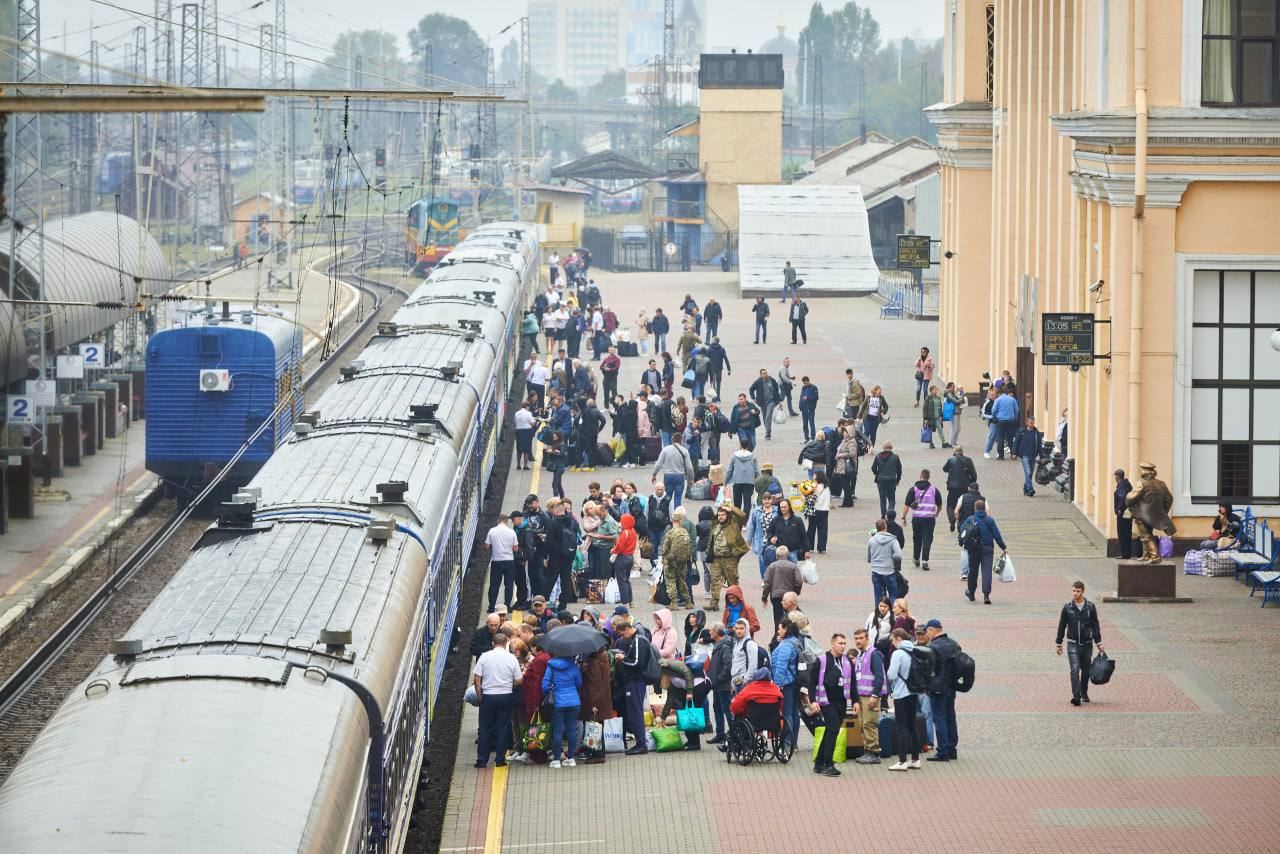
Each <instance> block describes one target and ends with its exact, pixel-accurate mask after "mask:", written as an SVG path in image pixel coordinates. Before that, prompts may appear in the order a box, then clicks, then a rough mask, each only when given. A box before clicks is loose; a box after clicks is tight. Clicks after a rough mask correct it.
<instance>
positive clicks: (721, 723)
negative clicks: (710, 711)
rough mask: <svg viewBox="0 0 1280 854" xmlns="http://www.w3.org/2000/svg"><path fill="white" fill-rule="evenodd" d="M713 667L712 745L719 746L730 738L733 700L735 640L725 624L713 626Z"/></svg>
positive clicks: (711, 670) (711, 667) (711, 676)
mask: <svg viewBox="0 0 1280 854" xmlns="http://www.w3.org/2000/svg"><path fill="white" fill-rule="evenodd" d="M711 642H712V643H713V644H715V649H713V650H712V652H711V666H710V667H709V668H708V669H707V676H708V677H709V678H710V679H711V691H712V694H711V699H712V706H713V707H714V709H715V716H716V737H715V738H713V739H711V740H710V742H709V743H710V744H719V743H720V742H722V741H724V740H725V739H726V738H727V737H728V736H727V733H726V732H725V726H726V724H727V722H728V718H729V703H730V702H731V701H732V700H733V638H731V637H730V636H729V635H728V633H727V632H725V630H724V623H712V624H711Z"/></svg>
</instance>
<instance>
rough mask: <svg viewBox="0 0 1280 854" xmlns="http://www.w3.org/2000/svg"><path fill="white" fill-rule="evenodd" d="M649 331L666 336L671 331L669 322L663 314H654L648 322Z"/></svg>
mask: <svg viewBox="0 0 1280 854" xmlns="http://www.w3.org/2000/svg"><path fill="white" fill-rule="evenodd" d="M649 331H650V332H656V333H658V334H660V335H666V334H667V333H668V332H670V331H671V321H670V320H667V316H666V315H665V314H656V315H654V316H653V318H652V319H651V320H650V321H649Z"/></svg>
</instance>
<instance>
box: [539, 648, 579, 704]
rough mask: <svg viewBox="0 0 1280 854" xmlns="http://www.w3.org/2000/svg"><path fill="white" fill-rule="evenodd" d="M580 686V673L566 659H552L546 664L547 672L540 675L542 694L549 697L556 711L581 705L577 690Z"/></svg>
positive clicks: (569, 660)
mask: <svg viewBox="0 0 1280 854" xmlns="http://www.w3.org/2000/svg"><path fill="white" fill-rule="evenodd" d="M581 685H582V671H581V670H579V669H578V666H577V665H576V664H574V663H573V661H572V660H571V659H568V658H553V659H551V660H550V661H548V662H547V672H546V673H544V674H543V675H542V694H543V696H544V697H545V696H549V697H551V700H552V702H554V703H555V707H556V708H557V709H569V708H572V707H574V706H580V705H582V701H581V700H580V699H579V698H578V688H579V687H580V686H581Z"/></svg>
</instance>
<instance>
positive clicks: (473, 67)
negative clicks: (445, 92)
mask: <svg viewBox="0 0 1280 854" xmlns="http://www.w3.org/2000/svg"><path fill="white" fill-rule="evenodd" d="M427 45H431V56H432V66H433V69H434V71H435V76H436V79H437V81H438V84H439V86H440V87H441V88H446V89H447V88H449V87H450V85H452V84H457V83H462V84H465V85H467V86H476V87H480V86H484V77H485V64H486V63H487V62H488V57H487V55H486V45H485V42H484V39H482V38H480V36H479V35H478V34H477V33H476V31H475V30H474V29H472V28H471V25H470V24H468V23H467V22H466V21H464V20H462V19H461V18H455V17H453V16H452V15H444V14H441V13H439V12H436V13H433V14H431V15H425V16H423V18H422V20H420V21H418V26H416V27H414V28H413V29H412V30H410V31H409V49H410V51H411V52H412V53H413V55H414V58H415V60H416V61H417V62H418V63H419V67H421V62H422V56H423V52H424V51H425V50H426V46H427Z"/></svg>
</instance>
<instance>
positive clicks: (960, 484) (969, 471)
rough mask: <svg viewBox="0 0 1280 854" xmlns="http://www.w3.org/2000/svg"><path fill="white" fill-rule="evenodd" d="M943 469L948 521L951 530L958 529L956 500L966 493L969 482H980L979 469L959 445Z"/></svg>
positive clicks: (943, 465)
mask: <svg viewBox="0 0 1280 854" xmlns="http://www.w3.org/2000/svg"><path fill="white" fill-rule="evenodd" d="M942 471H943V473H944V474H946V476H947V521H948V522H950V523H951V530H952V531H954V530H955V529H956V502H957V501H959V500H960V496H962V495H964V493H965V490H967V489H968V488H969V484H971V483H977V482H978V472H977V469H975V468H974V467H973V460H971V459H969V458H968V457H966V456H965V455H964V448H962V447H960V446H959V445H957V446H956V448H955V450H954V451H952V452H951V456H950V458H948V459H947V461H946V462H945V463H943V464H942Z"/></svg>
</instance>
